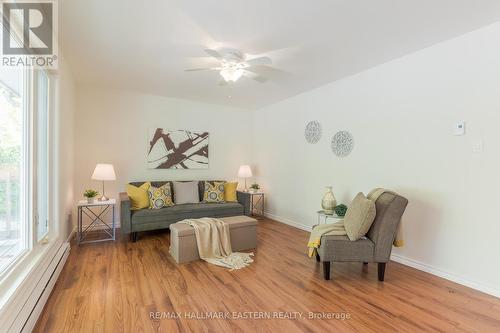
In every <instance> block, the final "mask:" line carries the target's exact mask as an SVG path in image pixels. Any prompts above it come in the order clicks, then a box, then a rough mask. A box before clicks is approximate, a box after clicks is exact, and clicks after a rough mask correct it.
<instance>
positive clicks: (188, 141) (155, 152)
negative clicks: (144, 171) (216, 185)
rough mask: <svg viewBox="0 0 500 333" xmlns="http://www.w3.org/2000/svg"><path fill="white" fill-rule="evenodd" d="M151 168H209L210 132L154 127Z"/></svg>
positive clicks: (149, 154)
mask: <svg viewBox="0 0 500 333" xmlns="http://www.w3.org/2000/svg"><path fill="white" fill-rule="evenodd" d="M148 168H149V169H208V132H191V131H187V130H168V129H164V128H152V129H150V131H149V150H148Z"/></svg>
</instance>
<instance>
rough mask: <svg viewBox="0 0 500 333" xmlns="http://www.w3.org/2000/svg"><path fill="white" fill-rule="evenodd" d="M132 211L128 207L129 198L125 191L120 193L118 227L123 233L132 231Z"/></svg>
mask: <svg viewBox="0 0 500 333" xmlns="http://www.w3.org/2000/svg"><path fill="white" fill-rule="evenodd" d="M131 216H132V211H131V209H130V198H129V197H128V194H127V192H121V193H120V228H121V230H122V233H123V234H129V233H131V232H132V221H131Z"/></svg>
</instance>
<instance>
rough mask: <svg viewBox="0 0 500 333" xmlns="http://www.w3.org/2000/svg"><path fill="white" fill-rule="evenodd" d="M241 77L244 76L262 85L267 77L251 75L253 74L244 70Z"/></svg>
mask: <svg viewBox="0 0 500 333" xmlns="http://www.w3.org/2000/svg"><path fill="white" fill-rule="evenodd" d="M243 75H245V76H246V77H249V78H251V79H252V80H255V81H257V82H260V83H264V82H266V81H267V77H265V76H262V75H259V74H256V73H253V72H250V71H247V70H245V71H244V72H243Z"/></svg>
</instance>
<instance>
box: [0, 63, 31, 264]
mask: <svg viewBox="0 0 500 333" xmlns="http://www.w3.org/2000/svg"><path fill="white" fill-rule="evenodd" d="M25 79H26V75H25V71H24V70H23V69H22V68H5V67H2V68H1V69H0V273H1V272H2V271H4V270H5V269H6V268H7V267H8V266H9V265H10V264H11V263H12V262H13V261H14V260H15V259H17V258H18V257H19V256H20V255H22V254H23V253H24V252H25V251H27V249H28V234H29V223H26V222H28V221H29V208H28V206H29V205H28V200H27V199H28V184H29V178H28V169H29V168H28V166H29V150H28V143H29V135H28V134H29V121H28V118H29V116H28V107H27V104H28V103H26V98H25V97H26V95H25V90H26V89H25V88H26V80H25Z"/></svg>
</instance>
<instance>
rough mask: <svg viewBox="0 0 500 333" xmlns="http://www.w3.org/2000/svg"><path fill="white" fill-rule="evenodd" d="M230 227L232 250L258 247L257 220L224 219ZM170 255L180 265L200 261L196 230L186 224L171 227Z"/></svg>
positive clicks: (240, 217)
mask: <svg viewBox="0 0 500 333" xmlns="http://www.w3.org/2000/svg"><path fill="white" fill-rule="evenodd" d="M221 220H223V221H224V222H226V223H227V224H228V225H229V233H230V234H231V248H232V249H233V251H235V252H236V251H242V250H248V249H253V248H256V247H257V220H256V219H254V218H251V217H249V216H244V215H242V216H231V217H222V218H221ZM170 254H171V255H172V257H174V259H175V261H176V262H177V263H179V264H182V263H186V262H190V261H193V260H199V259H200V256H199V255H198V246H197V245H196V236H195V234H194V228H193V227H191V226H190V225H188V224H185V223H174V224H171V225H170Z"/></svg>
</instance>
